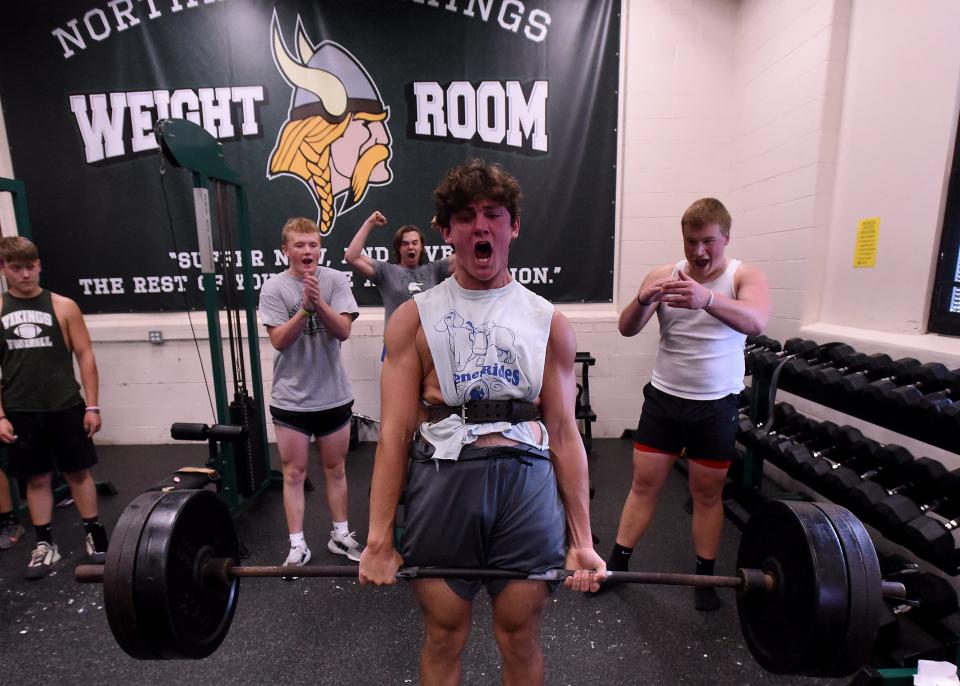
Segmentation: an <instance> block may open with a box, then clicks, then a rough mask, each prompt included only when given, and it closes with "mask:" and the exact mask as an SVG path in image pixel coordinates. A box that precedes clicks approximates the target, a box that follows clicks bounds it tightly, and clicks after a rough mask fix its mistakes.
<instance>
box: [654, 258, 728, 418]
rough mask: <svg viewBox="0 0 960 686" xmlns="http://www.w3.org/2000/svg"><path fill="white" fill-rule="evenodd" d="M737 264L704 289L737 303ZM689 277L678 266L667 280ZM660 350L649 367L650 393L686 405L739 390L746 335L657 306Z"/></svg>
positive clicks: (698, 315)
mask: <svg viewBox="0 0 960 686" xmlns="http://www.w3.org/2000/svg"><path fill="white" fill-rule="evenodd" d="M739 267H740V260H733V259H731V260H730V262H729V264H727V268H726V269H725V270H724V272H723V273H722V274H721V275H720V276H718V277H717V278H716V279H714V280H713V281H708V282H707V283H704V284H703V286H705V287H706V288H709V289H710V290H711V291H714V292H715V293H716V294H717V295H725V296H727V297H728V298H736V297H737V293H736V291H735V289H734V286H733V277H734V274H736V272H737V269H738V268H739ZM678 271H683V272H686V271H687V261H686V260H680V261H679V262H677V264H676V266H675V267H674V268H673V272H672V274H671V278H676V277H677V272H678ZM657 316H658V317H659V319H660V347H659V348H657V360H656V362H655V363H654V365H653V378H652V379H651V383H652V384H653V387H654V388H656V389H659V390H661V391H663V392H664V393H669V394H670V395H675V396H677V397H680V398H687V399H690V400H716V399H718V398H722V397H724V396H726V395H729V394H730V393H739V392H740V391H741V390H742V389H743V373H744V368H743V344H744V341H745V340H746V338H747V336H746V334H742V333H740V332H739V331H735V330H734V329H731V328H730V327H729V326H727V325H726V324H724V323H723V322H721V321H720V320H719V319H717V318H716V317H713V316H711V315H710V314H709V313H708V312H706V311H705V310H687V309H683V308H681V307H667V306H666V305H663V304H661V305H660V306H659V307H658V309H657Z"/></svg>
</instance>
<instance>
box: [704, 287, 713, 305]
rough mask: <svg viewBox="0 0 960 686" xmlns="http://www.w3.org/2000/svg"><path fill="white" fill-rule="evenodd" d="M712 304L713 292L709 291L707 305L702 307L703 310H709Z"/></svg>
mask: <svg viewBox="0 0 960 686" xmlns="http://www.w3.org/2000/svg"><path fill="white" fill-rule="evenodd" d="M712 304H713V291H710V297H709V298H708V299H707V304H706V305H704V306H703V309H705V310H709V309H710V306H711V305H712Z"/></svg>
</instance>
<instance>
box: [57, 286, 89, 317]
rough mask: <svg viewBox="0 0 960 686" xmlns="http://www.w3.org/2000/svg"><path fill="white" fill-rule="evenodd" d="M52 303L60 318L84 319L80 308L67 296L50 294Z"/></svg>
mask: <svg viewBox="0 0 960 686" xmlns="http://www.w3.org/2000/svg"><path fill="white" fill-rule="evenodd" d="M50 302H51V304H52V305H53V311H54V312H56V313H57V315H59V316H64V317H82V316H83V314H82V313H81V312H80V306H79V305H77V303H75V302H74V301H73V300H71V299H70V298H68V297H67V296H65V295H60V294H59V293H54V292H53V291H51V292H50Z"/></svg>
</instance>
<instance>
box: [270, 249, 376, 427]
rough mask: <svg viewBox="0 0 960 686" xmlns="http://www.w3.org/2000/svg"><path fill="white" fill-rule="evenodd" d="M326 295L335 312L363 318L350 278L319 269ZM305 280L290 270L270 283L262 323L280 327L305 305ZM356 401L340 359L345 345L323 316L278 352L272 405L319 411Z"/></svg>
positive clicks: (296, 409)
mask: <svg viewBox="0 0 960 686" xmlns="http://www.w3.org/2000/svg"><path fill="white" fill-rule="evenodd" d="M317 280H318V281H319V283H320V297H321V298H322V299H323V301H324V302H326V303H327V304H329V305H330V307H332V308H333V310H334V311H335V312H339V313H341V314H349V315H350V316H352V317H353V318H354V319H356V318H357V316H358V315H359V314H360V310H359V309H358V308H357V301H356V300H355V299H354V297H353V293H352V292H351V291H350V280H349V276H348V275H347V274H346V273H344V272H341V271H337V270H336V269H329V268H328V267H317ZM302 296H303V282H302V281H300V280H299V279H297V278H295V277H293V276H291V275H290V272H288V271H285V272H282V273H280V274H277V275H276V276H274V277H272V278H270V279H268V280H267V282H266V283H265V284H263V288H262V289H261V290H260V320H261V321H262V322H263V324H264V326H280V325H281V324H285V323H286V322H288V321H289V320H290V318H291V317H294V316H301V315H298V314H297V312H298V311H299V310H300V307H301V305H302ZM351 400H353V390H352V389H351V388H350V380H349V379H348V378H347V374H346V372H345V371H344V369H343V364H342V363H341V361H340V341H339V340H337V339H336V338H335V337H334V336H332V335H330V334H329V333H328V332H327V329H326V327H325V326H323V324H322V322H321V321H320V318H319V317H318V316H317V315H313V316H312V317H310V321H309V322H307V325H306V326H305V327H304V329H303V333H302V334H301V335H300V337H299V338H298V339H297V340H295V341H294V342H293V343H291V344H290V345H288V346H287V347H286V348H284V349H283V350H274V351H273V392H272V393H271V396H270V404H271V405H273V406H274V407H278V408H280V409H282V410H293V411H296V412H317V411H320V410H327V409H330V408H331V407H339V406H340V405H345V404H346V403H348V402H350V401H351Z"/></svg>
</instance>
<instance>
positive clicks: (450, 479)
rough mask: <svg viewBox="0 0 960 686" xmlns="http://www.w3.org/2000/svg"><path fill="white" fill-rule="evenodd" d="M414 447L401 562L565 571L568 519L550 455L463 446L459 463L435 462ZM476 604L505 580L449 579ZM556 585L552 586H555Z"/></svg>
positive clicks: (455, 589)
mask: <svg viewBox="0 0 960 686" xmlns="http://www.w3.org/2000/svg"><path fill="white" fill-rule="evenodd" d="M421 443H422V441H420V440H418V441H414V447H413V449H412V450H411V457H410V466H409V471H408V474H407V490H406V494H405V497H404V502H405V528H404V531H403V536H402V540H401V544H400V551H401V554H402V555H403V558H404V564H405V565H410V566H417V567H467V568H494V569H510V570H516V571H527V572H531V573H542V572H546V571H548V570H551V569H560V568H562V567H563V564H564V561H565V559H566V549H567V546H566V516H565V514H564V510H563V502H562V501H561V500H560V494H559V492H558V491H557V480H556V477H555V476H554V473H553V463H552V462H551V461H550V458H549V453H548V452H547V451H542V450H537V449H535V448H531V447H529V446H523V447H521V446H496V447H484V448H471V447H469V446H468V447H466V448H464V449H463V451H462V452H461V453H460V458H459V459H458V460H456V461H453V460H432V459H430V458H428V457H426V456H425V455H424V454H423V453H422V452H421V451H420V450H419V449H418V444H421ZM446 582H447V584H448V585H449V586H450V588H451V589H452V590H453V592H454V593H456V594H457V595H459V596H460V597H461V598H464V599H466V600H472V599H473V597H474V596H476V594H477V593H478V592H479V591H480V588H481V587H482V586H486V588H487V592H488V593H490V594H491V595H496V594H497V593H499V592H500V591H502V590H503V589H504V588H505V587H506V585H507V583H509V581H508V580H505V579H446ZM555 586H556V584H555V583H552V582H551V583H550V588H551V589H552V588H554V587H555Z"/></svg>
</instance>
